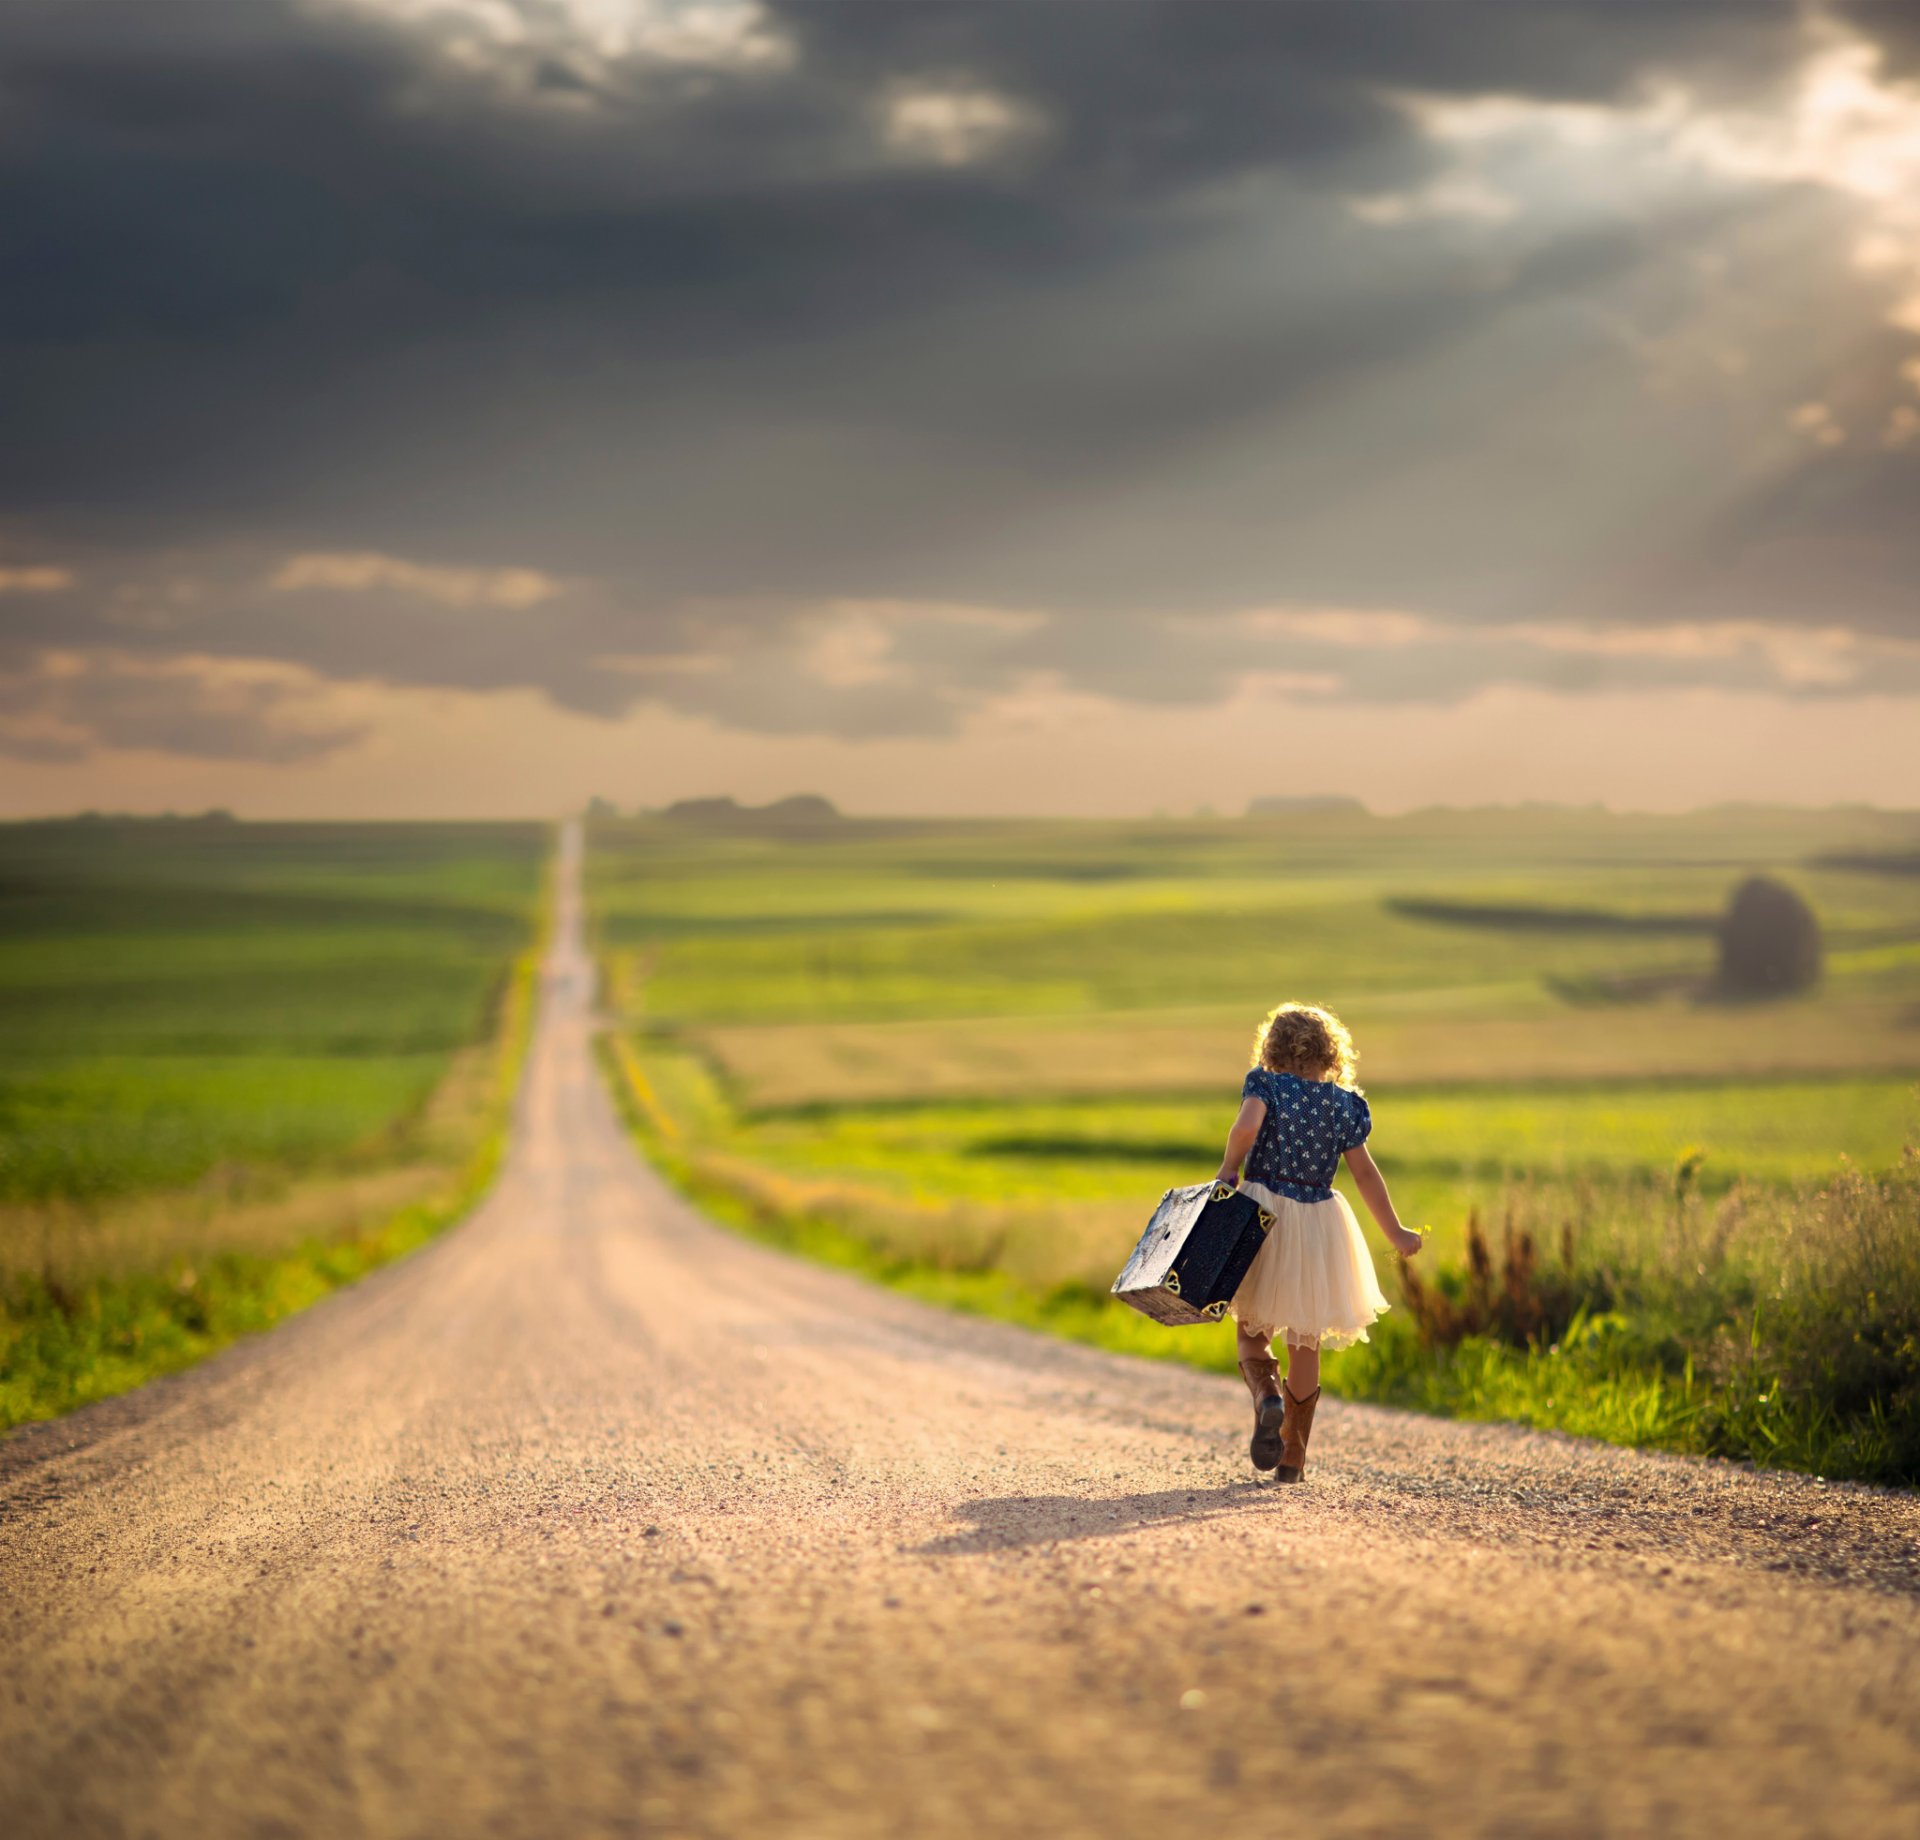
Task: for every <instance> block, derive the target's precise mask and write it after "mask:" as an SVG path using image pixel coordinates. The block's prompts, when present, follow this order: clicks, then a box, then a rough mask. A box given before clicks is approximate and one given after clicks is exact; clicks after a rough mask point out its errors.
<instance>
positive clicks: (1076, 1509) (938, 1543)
mask: <svg viewBox="0 0 1920 1840" xmlns="http://www.w3.org/2000/svg"><path fill="white" fill-rule="evenodd" d="M1274 1496H1275V1491H1274V1490H1273V1489H1272V1488H1271V1487H1270V1486H1268V1485H1264V1484H1261V1483H1258V1482H1252V1481H1246V1482H1228V1483H1223V1484H1221V1485H1220V1486H1219V1487H1217V1488H1211V1489H1162V1490H1160V1491H1159V1492H1158V1493H1156V1494H1152V1495H1113V1496H1108V1497H1106V1498H1105V1499H1102V1498H1100V1497H1098V1496H1089V1495H1001V1496H991V1497H988V1498H987V1499H986V1500H983V1501H968V1502H962V1503H960V1505H959V1506H958V1508H956V1510H955V1513H956V1516H957V1517H958V1518H959V1519H961V1520H963V1521H970V1522H972V1523H973V1524H972V1526H971V1527H970V1528H968V1529H967V1531H965V1532H963V1533H949V1534H945V1535H943V1536H942V1537H941V1538H940V1539H937V1540H929V1541H928V1542H927V1543H926V1544H925V1545H924V1546H915V1547H913V1548H911V1549H910V1550H911V1551H912V1552H914V1553H915V1554H917V1555H920V1556H923V1557H927V1558H933V1557H940V1558H951V1557H954V1556H956V1555H959V1554H962V1553H990V1552H1007V1551H1009V1550H1011V1549H1013V1548H1015V1547H1020V1546H1045V1545H1049V1544H1052V1543H1054V1542H1057V1541H1060V1540H1098V1539H1104V1538H1106V1537H1107V1536H1108V1535H1110V1534H1116V1533H1132V1532H1133V1531H1135V1529H1137V1528H1140V1527H1157V1526H1160V1525H1161V1524H1162V1523H1164V1522H1168V1521H1186V1522H1192V1521H1210V1520H1218V1519H1219V1518H1220V1516H1222V1515H1223V1514H1234V1513H1238V1512H1240V1511H1241V1510H1243V1509H1246V1508H1253V1507H1258V1506H1259V1505H1260V1504H1261V1503H1262V1502H1270V1501H1272V1500H1273V1499H1274Z"/></svg>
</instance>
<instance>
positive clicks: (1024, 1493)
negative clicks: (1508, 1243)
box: [0, 897, 1920, 1840]
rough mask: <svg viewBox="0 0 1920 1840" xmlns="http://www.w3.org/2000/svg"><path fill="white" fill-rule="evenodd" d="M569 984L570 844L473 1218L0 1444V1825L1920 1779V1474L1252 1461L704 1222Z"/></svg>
mask: <svg viewBox="0 0 1920 1840" xmlns="http://www.w3.org/2000/svg"><path fill="white" fill-rule="evenodd" d="M589 1031H590V1021H589V1001H588V972H587V967H586V964H585V962H584V960H583V959H582V957H581V954H580V949H579V943H578V933H577V910H576V908H575V905H574V902H573V900H572V899H571V897H570V898H569V899H568V900H567V902H566V903H565V911H564V915H563V924H562V926H561V927H560V929H559V932H558V937H557V942H556V945H555V948H554V952H553V956H552V960H551V962H550V965H549V968H548V973H547V978H546V985H545V1001H544V1007H543V1013H542V1021H541V1024H540V1029H539V1034H538V1038H537V1041H536V1046H535V1050H534V1056H533V1061H532V1065H531V1068H530V1072H529V1079H528V1083H527V1088H526V1091H525V1094H524V1097H523V1116H522V1121H521V1126H520V1130H519V1133H518V1137H517V1147H516V1149H515V1151H514V1154H513V1156H512V1158H511V1162H510V1166H509V1168H508V1169H507V1171H506V1173H505V1176H504V1178H503V1179H502V1181H501V1183H500V1185H499V1187H498V1190H497V1191H496V1193H495V1194H494V1195H493V1197H492V1199H491V1200H490V1201H489V1202H488V1203H487V1205H486V1206H485V1207H484V1208H483V1209H482V1210H481V1211H480V1212H479V1213H478V1214H477V1215H476V1216H475V1217H474V1218H473V1219H472V1220H471V1221H469V1222H468V1223H467V1224H466V1225H465V1226H464V1227H462V1228H461V1229H460V1230H459V1231H457V1232H456V1233H454V1234H452V1235H450V1236H449V1237H447V1238H446V1239H444V1240H442V1241H440V1242H439V1243H438V1244H437V1245H435V1246H434V1247H433V1248H431V1249H430V1250H428V1251H427V1252H426V1253H424V1254H422V1255H420V1256H419V1257H417V1258H415V1259H412V1260H410V1261H408V1262H407V1263H406V1264H404V1265H401V1266H398V1267H395V1268H392V1269H390V1270H388V1271H387V1272H385V1273H382V1274H380V1275H379V1276H377V1277H376V1278H374V1279H372V1280H371V1281H369V1282H367V1283H365V1284H363V1285H361V1286H360V1287H359V1288H357V1289H355V1290H353V1291H350V1292H346V1293H343V1294H341V1295H340V1296H337V1297H335V1298H334V1299H332V1300H331V1301H329V1302H327V1303H326V1304H323V1305H322V1306H320V1307H319V1308H317V1309H315V1310H313V1311H311V1312H309V1313H308V1314H307V1315H305V1316H303V1317H301V1318H299V1319H297V1320H296V1321H294V1322H292V1323H291V1324H289V1325H288V1326H286V1327H285V1328H283V1329H281V1330H280V1331H278V1332H277V1333H275V1334H273V1335H271V1336H268V1337H266V1338H263V1339H262V1340H260V1341H257V1342H255V1343H252V1344H250V1345H247V1346H244V1347H241V1348H238V1349H236V1350H234V1351H232V1352H230V1353H229V1354H228V1355H226V1356H225V1357H223V1358H221V1359H219V1360H217V1361H215V1362H213V1363H210V1364H209V1365H208V1366H206V1367H204V1368H202V1369H200V1370H198V1371H196V1372H194V1373H192V1374H190V1375H186V1376H183V1377H182V1378H180V1379H178V1380H176V1381H171V1382H166V1383H163V1384H162V1385H159V1386H155V1387H152V1388H149V1389H148V1390H147V1391H145V1392H143V1393H141V1394H138V1395H135V1396H133V1397H132V1398H130V1399H127V1400H123V1401H117V1402H112V1403H110V1404H108V1405H106V1406H103V1407H99V1408H95V1409H93V1410H91V1411H88V1412H85V1413H82V1414H80V1415H78V1416H77V1417H75V1418H72V1419H69V1420H67V1421H64V1422H63V1423H61V1424H59V1425H55V1426H51V1427H41V1428H38V1429H34V1430H31V1431H29V1432H26V1433H24V1434H21V1435H19V1436H16V1437H15V1438H14V1439H12V1440H11V1441H9V1442H8V1443H6V1444H5V1445H0V1512H3V1515H4V1518H3V1519H0V1730H3V1731H4V1743H0V1832H4V1833H5V1834H7V1835H9V1836H18V1837H20V1840H26V1837H28V1836H43V1835H68V1834H73V1835H96V1834H97V1835H122V1834H126V1835H144V1834H154V1835H196V1836H197V1835H210V1836H226V1835H235V1836H239V1835H246V1836H289V1835H325V1836H348V1835H359V1834H369V1835H382V1836H384V1835H422V1836H426V1835H435V1836H439V1835H461V1834H487V1835H493V1834H498V1835H527V1836H549V1835H553V1836H573V1835H599V1834H635V1835H641V1834H660V1835H672V1834H683V1835H748V1834H752V1835H807V1836H815V1835H818V1836H840V1835H848V1836H867V1835H871V1836H892V1835H897V1834H910V1835H914V1836H916V1837H921V1840H935V1837H939V1836H949V1835H953V1836H960V1835H965V1836H977V1835H991V1834H1017V1835H1026V1834H1035V1835H1041V1834H1044V1835H1055V1834H1060V1835H1082V1834H1085V1835H1094V1834H1099V1835H1102V1836H1114V1835H1131V1834H1156V1835H1157V1834H1161V1833H1165V1832H1167V1831H1169V1829H1170V1828H1173V1829H1175V1830H1176V1831H1179V1832H1183V1833H1185V1832H1197V1831H1199V1829H1200V1825H1201V1823H1203V1822H1211V1823H1221V1822H1235V1823H1238V1824H1241V1825H1244V1826H1247V1827H1258V1828H1261V1829H1265V1828H1267V1827H1269V1826H1272V1825H1275V1824H1281V1823H1284V1824H1285V1826H1286V1827H1287V1828H1288V1829H1289V1830H1290V1831H1291V1832H1293V1833H1296V1834H1303V1833H1307V1832H1316V1831H1317V1832H1319V1833H1322V1834H1365V1835H1397V1834H1408V1835H1416V1834H1418V1835H1426V1834H1440V1835H1454V1834H1500V1835H1513V1834H1529V1833H1539V1834H1554V1835H1574V1834H1589V1833H1591V1834H1621V1835H1660V1836H1667V1835H1675V1834H1693V1833H1708V1832H1711V1833H1713V1834H1716V1835H1723V1836H1724V1835H1733V1836H1738V1837H1739V1840H1751V1837H1752V1836H1756V1835H1771V1834H1797V1833H1834V1834H1841V1833H1844V1834H1847V1835H1850V1836H1860V1835H1879V1834H1888V1835H1892V1834H1899V1835H1903V1836H1910V1835H1912V1834H1914V1833H1915V1832H1917V1831H1920V1499H1916V1498H1914V1497H1911V1496H1895V1495H1885V1494H1875V1493H1872V1492H1869V1491H1865V1490H1855V1489H1843V1488H1837V1487H1825V1486H1822V1485H1820V1484H1818V1483H1816V1482H1814V1481H1812V1480H1810V1479H1793V1478H1777V1477H1768V1476H1760V1475H1752V1474H1747V1473H1744V1472H1741V1471H1737V1470H1733V1469H1728V1468H1723V1467H1718V1466H1712V1465H1698V1464H1691V1463H1685V1462H1679V1461H1669V1460H1663V1459H1659V1458H1649V1457H1644V1456H1636V1455H1632V1454H1629V1453H1624V1452H1619V1451H1611V1450H1606V1449H1600V1448H1595V1447H1591V1446H1587V1445H1582V1444H1576V1443H1573V1442H1570V1441H1567V1440H1564V1439H1558V1438H1551V1437H1544V1436H1536V1435H1529V1434H1524V1433H1519V1432H1513V1431H1509V1430H1506V1429H1501V1428H1484V1427H1483V1428H1472V1427H1461V1426H1453V1425H1446V1424H1441V1423H1436V1422H1430V1421H1427V1420H1422V1419H1418V1418H1412V1417H1404V1416H1400V1415H1397V1414H1394V1413H1390V1412H1384V1411H1378V1410H1371V1409H1367V1408H1362V1407H1341V1406H1339V1405H1337V1404H1329V1405H1328V1406H1327V1407H1326V1408H1325V1409H1324V1410H1323V1412H1322V1414H1321V1417H1320V1422H1319V1425H1318V1426H1317V1427H1316V1432H1315V1444H1316V1448H1315V1462H1314V1465H1313V1468H1312V1470H1311V1471H1310V1475H1309V1480H1308V1482H1307V1484H1306V1485H1305V1486H1303V1487H1301V1488H1298V1489H1294V1490H1290V1491H1287V1490H1276V1489H1274V1488H1271V1487H1259V1486H1255V1485H1254V1484H1253V1483H1252V1481H1251V1480H1250V1478H1251V1471H1250V1470H1249V1469H1248V1468H1247V1467H1246V1463H1245V1458H1244V1454H1243V1439H1244V1433H1245V1429H1246V1427H1245V1426H1244V1424H1243V1422H1242V1421H1243V1419H1245V1418H1246V1417H1247V1416H1248V1414H1247V1410H1246V1407H1245V1405H1244V1400H1243V1396H1242V1395H1241V1394H1240V1392H1239V1390H1238V1388H1237V1386H1236V1385H1234V1384H1232V1383H1229V1382H1227V1381H1224V1380H1216V1379H1211V1378H1205V1377H1201V1376H1197V1375H1193V1374H1189V1373H1186V1372H1182V1371H1180V1370H1177V1369H1171V1368H1162V1367H1158V1366H1150V1365H1145V1364H1136V1363H1129V1362H1127V1361H1123V1360H1119V1359H1113V1358H1109V1357H1106V1356H1102V1355H1100V1354H1096V1353H1093V1352H1090V1351H1087V1350H1084V1349H1078V1348H1073V1347H1067V1346H1062V1345H1056V1344H1053V1343H1049V1342H1047V1341H1044V1340H1040V1339H1037V1338H1034V1337H1030V1336H1027V1335H1025V1334H1022V1333H1020V1332H1018V1331H1015V1330H1011V1329H1006V1328H1002V1327H999V1326H997V1325H993V1324H984V1323H979V1322H974V1321H969V1320H963V1319H959V1318H953V1317H948V1316H944V1315H940V1314H937V1313H934V1312H930V1311H927V1310H925V1309H922V1308H920V1307H918V1306H916V1305H914V1304H912V1303H909V1302H907V1301H905V1300H903V1299H900V1298H897V1297H893V1296H890V1295H886V1294H883V1293H880V1292H877V1291H874V1290H871V1289H869V1288H866V1287H865V1286H863V1285H861V1284H859V1283H857V1282H854V1281H852V1280H850V1279H847V1278H845V1277H842V1276H839V1275H837V1274H834V1273H830V1272H825V1271H819V1270H815V1269H812V1268H809V1267H807V1266H803V1265H799V1264H796V1263H793V1262H791V1261H789V1260H787V1259H784V1258H781V1257H779V1256H777V1255H775V1254H773V1253H770V1252H767V1251H765V1250H762V1249H760V1248H758V1247H755V1246H752V1245H748V1244H745V1243H743V1242H741V1241H739V1240H737V1239H734V1238H732V1237H731V1236H729V1235H727V1234H725V1233H722V1232H719V1231H717V1230H715V1229H713V1228H710V1227H708V1226H706V1225H704V1224H703V1223H702V1222H701V1221H700V1220H699V1219H698V1218H697V1217H696V1216H694V1215H693V1214H692V1213H691V1212H689V1210H688V1209H687V1208H686V1207H685V1206H684V1205H682V1204H681V1203H680V1202H679V1201H677V1200H675V1199H674V1198H673V1197H672V1196H671V1195H669V1194H668V1193H666V1192H665V1191H664V1190H663V1189H662V1187H661V1185H660V1183H659V1182H658V1181H657V1180H656V1179H655V1178H654V1177H653V1176H652V1175H651V1174H650V1173H649V1172H648V1171H647V1170H646V1169H645V1168H644V1167H642V1166H641V1165H640V1163H639V1162H637V1161H636V1159H635V1158H634V1156H633V1155H632V1153H631V1152H630V1150H629V1148H628V1146H627V1145H626V1143H625V1142H624V1141H623V1139H622V1137H621V1134H620V1131H619V1128H618V1126H617V1124H616V1122H615V1120H614V1117H613V1114H612V1111H611V1109H610V1107H609V1105H608V1102H607V1100H606V1098H605V1096H604V1095H603V1093H602V1091H601V1090H600V1088H599V1086H598V1084H597V1081H596V1076H595V1073H594V1071H593V1068H592V1066H591V1064H590V1060H589V1053H588V1044H589ZM1122 1250H1123V1249H1122V1248H1118V1247H1116V1249H1115V1252H1116V1259H1117V1257H1118V1255H1119V1253H1120V1252H1121V1251H1122Z"/></svg>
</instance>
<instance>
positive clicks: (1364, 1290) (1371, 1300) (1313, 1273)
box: [1229, 1182, 1391, 1349]
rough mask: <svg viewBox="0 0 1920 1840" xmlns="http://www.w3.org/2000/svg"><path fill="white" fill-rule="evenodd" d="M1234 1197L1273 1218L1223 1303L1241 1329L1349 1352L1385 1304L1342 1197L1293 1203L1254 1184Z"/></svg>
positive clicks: (1298, 1344)
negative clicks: (1227, 1302)
mask: <svg viewBox="0 0 1920 1840" xmlns="http://www.w3.org/2000/svg"><path fill="white" fill-rule="evenodd" d="M1240 1192H1241V1193H1242V1194H1244V1195H1251V1196H1252V1197H1253V1198H1254V1200H1256V1201H1257V1202H1259V1203H1260V1205H1261V1206H1262V1207H1263V1208H1265V1209H1266V1210H1267V1212H1268V1213H1269V1214H1271V1215H1272V1216H1273V1226H1272V1227H1271V1228H1270V1229H1269V1231H1268V1233H1267V1240H1266V1244H1265V1245H1264V1246H1262V1247H1261V1248H1260V1255H1259V1257H1258V1258H1256V1259H1255V1260H1254V1261H1253V1264H1252V1265H1251V1267H1249V1269H1248V1271H1247V1275H1246V1276H1245V1277H1244V1278H1242V1279H1241V1280H1240V1288H1239V1289H1238V1290H1237V1291H1235V1292H1234V1294H1233V1302H1232V1304H1231V1305H1230V1306H1229V1307H1230V1308H1231V1309H1232V1311H1233V1314H1234V1316H1235V1318H1236V1319H1237V1320H1238V1321H1239V1323H1240V1325H1241V1326H1242V1327H1243V1328H1246V1329H1252V1330H1256V1331H1260V1332H1262V1333H1265V1334H1268V1335H1270V1336H1271V1338H1272V1339H1273V1340H1274V1341H1279V1340H1281V1339H1282V1338H1284V1339H1285V1340H1286V1341H1287V1342H1288V1343H1289V1344H1291V1345H1292V1346H1293V1347H1295V1348H1329V1349H1331V1348H1351V1347H1352V1346H1353V1344H1354V1343H1355V1342H1364V1341H1365V1340H1366V1339H1367V1328H1368V1326H1369V1325H1370V1324H1371V1323H1374V1322H1376V1321H1378V1320H1379V1318H1380V1317H1382V1316H1384V1315H1385V1314H1386V1313H1387V1311H1388V1309H1389V1308H1390V1307H1391V1306H1390V1305H1389V1304H1388V1302H1387V1300H1386V1298H1385V1296H1383V1295H1382V1294H1381V1290H1380V1281H1379V1279H1377V1278H1376V1277H1375V1276H1374V1275H1373V1260H1372V1259H1371V1258H1370V1257H1368V1255H1367V1242H1366V1241H1365V1240H1364V1239H1362V1238H1361V1237H1360V1223H1359V1221H1357V1220H1355V1219H1354V1217H1353V1209H1352V1208H1350V1207H1349V1206H1348V1205H1347V1198H1346V1196H1344V1195H1342V1194H1340V1193H1338V1192H1337V1191H1336V1192H1335V1194H1334V1196H1333V1198H1332V1199H1331V1200H1328V1201H1293V1200H1290V1199H1289V1198H1288V1197H1287V1196H1285V1195H1280V1194H1275V1193H1274V1191H1273V1190H1272V1189H1270V1188H1266V1187H1263V1186H1262V1185H1261V1184H1260V1183H1258V1182H1242V1183H1241V1184H1240Z"/></svg>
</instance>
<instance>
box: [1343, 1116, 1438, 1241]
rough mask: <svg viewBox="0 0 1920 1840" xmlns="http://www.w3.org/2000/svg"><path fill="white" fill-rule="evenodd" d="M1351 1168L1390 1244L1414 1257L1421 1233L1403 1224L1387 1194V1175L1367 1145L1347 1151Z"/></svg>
mask: <svg viewBox="0 0 1920 1840" xmlns="http://www.w3.org/2000/svg"><path fill="white" fill-rule="evenodd" d="M1347 1167H1348V1168H1349V1169H1351V1170H1352V1171H1353V1185H1354V1187H1355V1188H1357V1189H1358V1190H1359V1191H1360V1199H1361V1200H1362V1201H1364V1202H1365V1203H1366V1204H1367V1212H1368V1213H1369V1214H1371V1215H1372V1216H1373V1217H1374V1219H1375V1220H1376V1221H1378V1222H1379V1225H1380V1231H1381V1232H1382V1233H1383V1234H1385V1235H1386V1240H1387V1244H1388V1245H1389V1246H1391V1247H1392V1248H1393V1249H1394V1251H1395V1252H1398V1253H1400V1254H1402V1255H1403V1256H1404V1257H1406V1258H1412V1257H1413V1255H1414V1254H1415V1253H1416V1252H1418V1251H1419V1250H1420V1235H1419V1234H1417V1233H1414V1232H1411V1231H1410V1230H1409V1229H1407V1228H1406V1227H1403V1226H1402V1225H1401V1224H1400V1216H1399V1215H1398V1214H1396V1213H1395V1212H1394V1211H1393V1197H1392V1196H1391V1195H1389V1194H1388V1193H1387V1178H1386V1177H1385V1176H1383V1175H1382V1174H1381V1173H1380V1171H1379V1168H1378V1167H1377V1166H1376V1164H1375V1163H1374V1160H1373V1157H1372V1155H1371V1154H1370V1153H1369V1152H1368V1150H1367V1147H1366V1145H1365V1144H1355V1145H1354V1147H1353V1148H1352V1149H1351V1150H1349V1151H1348V1152H1347Z"/></svg>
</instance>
